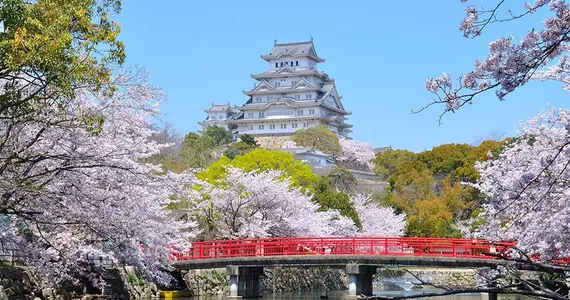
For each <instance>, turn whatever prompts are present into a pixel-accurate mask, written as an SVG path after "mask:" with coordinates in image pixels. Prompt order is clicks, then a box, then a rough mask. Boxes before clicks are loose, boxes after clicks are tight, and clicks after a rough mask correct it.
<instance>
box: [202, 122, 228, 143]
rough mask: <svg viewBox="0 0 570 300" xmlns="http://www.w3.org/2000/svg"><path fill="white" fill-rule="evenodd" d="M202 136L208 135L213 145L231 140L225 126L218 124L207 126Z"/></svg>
mask: <svg viewBox="0 0 570 300" xmlns="http://www.w3.org/2000/svg"><path fill="white" fill-rule="evenodd" d="M203 136H204V137H210V138H211V139H212V142H213V144H214V147H218V146H222V145H227V144H229V143H231V142H232V133H231V132H230V131H229V130H227V129H226V128H222V127H219V126H208V127H207V128H206V130H205V131H204V134H203Z"/></svg>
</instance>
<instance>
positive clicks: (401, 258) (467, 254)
mask: <svg viewBox="0 0 570 300" xmlns="http://www.w3.org/2000/svg"><path fill="white" fill-rule="evenodd" d="M511 246H514V243H510V242H507V243H492V242H489V241H485V240H471V239H447V238H408V237H403V238H384V237H324V238H265V239H247V240H216V241H206V242H193V243H192V246H191V247H190V249H189V250H187V251H178V252H175V253H173V259H174V260H175V262H174V264H175V266H176V267H177V268H179V269H205V268H220V267H226V268H227V270H228V273H229V275H230V278H231V287H230V295H233V296H242V295H245V296H257V295H258V293H259V287H258V286H259V276H260V275H261V273H262V269H263V267H271V266H303V267H304V266H330V267H342V268H346V272H347V274H349V282H350V284H349V294H350V295H360V294H367V295H371V293H372V274H373V273H375V272H376V268H377V267H382V266H402V265H403V266H434V267H436V266H437V267H494V266H496V265H497V264H498V263H500V262H501V261H500V260H499V259H497V257H495V256H493V254H500V253H501V252H504V251H505V250H508V248H509V247H511ZM247 282H250V283H249V284H247Z"/></svg>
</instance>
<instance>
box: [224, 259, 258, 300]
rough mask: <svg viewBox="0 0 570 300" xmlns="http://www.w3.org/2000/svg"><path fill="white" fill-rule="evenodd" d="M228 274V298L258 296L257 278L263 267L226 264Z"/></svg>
mask: <svg viewBox="0 0 570 300" xmlns="http://www.w3.org/2000/svg"><path fill="white" fill-rule="evenodd" d="M226 271H227V273H228V275H230V295H229V299H240V298H259V297H261V294H260V293H259V279H260V277H261V275H262V274H263V267H242V266H231V265H230V266H226Z"/></svg>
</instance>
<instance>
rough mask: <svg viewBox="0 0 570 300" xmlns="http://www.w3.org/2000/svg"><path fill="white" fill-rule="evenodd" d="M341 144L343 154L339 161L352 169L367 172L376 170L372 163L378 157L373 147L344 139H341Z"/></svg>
mask: <svg viewBox="0 0 570 300" xmlns="http://www.w3.org/2000/svg"><path fill="white" fill-rule="evenodd" d="M339 142H340V146H341V147H342V154H341V155H340V156H339V157H338V158H337V160H338V161H341V162H343V163H344V164H347V165H348V166H350V167H352V168H357V169H364V170H366V171H372V170H374V164H373V162H372V161H373V160H374V158H375V157H376V153H375V152H374V149H373V148H372V145H370V144H368V143H363V142H358V141H355V140H350V139H347V138H343V137H340V138H339Z"/></svg>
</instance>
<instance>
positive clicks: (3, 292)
mask: <svg viewBox="0 0 570 300" xmlns="http://www.w3.org/2000/svg"><path fill="white" fill-rule="evenodd" d="M72 296H74V291H71V292H70V291H67V290H62V289H54V288H49V287H48V286H47V285H46V283H45V282H42V281H41V280H40V279H39V278H38V277H37V276H36V274H35V272H34V270H33V269H31V268H21V267H10V266H2V267H0V300H8V299H22V300H24V299H25V300H28V299H29V300H33V299H46V300H67V299H71V298H72Z"/></svg>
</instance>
